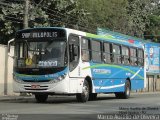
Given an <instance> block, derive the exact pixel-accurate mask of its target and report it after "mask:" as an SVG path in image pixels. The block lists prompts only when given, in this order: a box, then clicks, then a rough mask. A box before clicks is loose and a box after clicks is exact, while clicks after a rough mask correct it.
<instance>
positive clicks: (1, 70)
mask: <svg viewBox="0 0 160 120" xmlns="http://www.w3.org/2000/svg"><path fill="white" fill-rule="evenodd" d="M5 49H6V46H3V45H0V56H1V57H0V95H3V94H4V79H5Z"/></svg>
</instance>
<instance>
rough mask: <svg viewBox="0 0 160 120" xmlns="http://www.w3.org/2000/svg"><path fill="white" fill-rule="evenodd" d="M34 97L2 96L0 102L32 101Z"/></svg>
mask: <svg viewBox="0 0 160 120" xmlns="http://www.w3.org/2000/svg"><path fill="white" fill-rule="evenodd" d="M33 98H34V96H33V95H32V96H20V95H3V96H0V101H12V100H25V99H27V100H28V99H33Z"/></svg>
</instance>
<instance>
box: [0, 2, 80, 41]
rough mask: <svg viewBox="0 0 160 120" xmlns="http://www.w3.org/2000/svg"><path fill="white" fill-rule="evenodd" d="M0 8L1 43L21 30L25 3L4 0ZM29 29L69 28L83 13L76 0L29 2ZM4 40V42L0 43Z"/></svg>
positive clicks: (72, 26) (75, 23)
mask: <svg viewBox="0 0 160 120" xmlns="http://www.w3.org/2000/svg"><path fill="white" fill-rule="evenodd" d="M3 3H5V4H6V5H7V7H6V6H4V5H2V6H1V8H0V22H1V23H2V24H1V25H2V27H1V30H0V34H1V35H2V36H3V37H2V38H1V41H0V42H1V43H3V44H7V40H9V39H10V38H13V37H14V34H15V31H17V30H19V29H22V28H23V19H24V8H25V1H21V0H20V1H17V0H16V1H14V0H5V1H3ZM28 13H29V14H28V23H29V25H28V26H29V27H42V26H48V27H49V26H69V27H71V28H74V27H75V25H77V23H79V18H80V16H82V15H83V11H81V10H80V9H77V0H38V1H37V0H30V4H29V12H28ZM2 39H4V40H5V41H2Z"/></svg>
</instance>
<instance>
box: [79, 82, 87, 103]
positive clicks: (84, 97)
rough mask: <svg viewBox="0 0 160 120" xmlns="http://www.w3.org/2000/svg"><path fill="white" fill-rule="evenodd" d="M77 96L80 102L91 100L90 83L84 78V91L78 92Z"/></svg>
mask: <svg viewBox="0 0 160 120" xmlns="http://www.w3.org/2000/svg"><path fill="white" fill-rule="evenodd" d="M76 98H77V101H78V102H83V103H84V102H87V101H88V100H89V84H88V82H87V80H84V83H83V88H82V93H77V94H76Z"/></svg>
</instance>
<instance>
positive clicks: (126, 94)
mask: <svg viewBox="0 0 160 120" xmlns="http://www.w3.org/2000/svg"><path fill="white" fill-rule="evenodd" d="M130 91H131V85H130V82H129V80H127V81H126V83H125V91H124V92H116V93H115V96H116V98H119V99H128V98H129V97H130Z"/></svg>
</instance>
